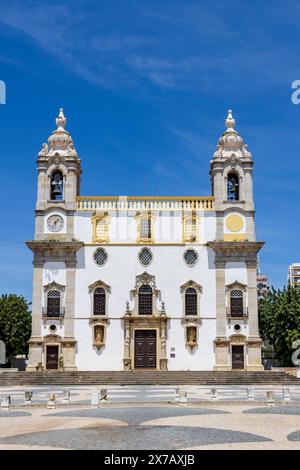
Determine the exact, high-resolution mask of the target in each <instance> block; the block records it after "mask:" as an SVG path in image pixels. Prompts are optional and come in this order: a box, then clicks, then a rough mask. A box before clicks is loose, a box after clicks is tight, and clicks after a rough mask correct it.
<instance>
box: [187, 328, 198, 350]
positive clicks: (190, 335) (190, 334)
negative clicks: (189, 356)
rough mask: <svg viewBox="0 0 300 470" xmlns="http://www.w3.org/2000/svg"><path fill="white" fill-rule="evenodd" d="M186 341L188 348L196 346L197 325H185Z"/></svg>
mask: <svg viewBox="0 0 300 470" xmlns="http://www.w3.org/2000/svg"><path fill="white" fill-rule="evenodd" d="M186 340H187V341H186V342H187V345H188V346H189V347H190V348H194V347H195V346H197V327H196V326H187V328H186Z"/></svg>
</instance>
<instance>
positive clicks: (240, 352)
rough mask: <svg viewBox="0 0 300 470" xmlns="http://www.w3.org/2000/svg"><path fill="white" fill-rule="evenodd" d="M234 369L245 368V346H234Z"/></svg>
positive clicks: (232, 350) (232, 352)
mask: <svg viewBox="0 0 300 470" xmlns="http://www.w3.org/2000/svg"><path fill="white" fill-rule="evenodd" d="M231 356H232V369H244V346H234V345H233V346H232V349H231Z"/></svg>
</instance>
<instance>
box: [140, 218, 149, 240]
mask: <svg viewBox="0 0 300 470" xmlns="http://www.w3.org/2000/svg"><path fill="white" fill-rule="evenodd" d="M140 238H143V239H145V238H146V239H150V238H151V218H150V217H143V218H142V219H141V220H140Z"/></svg>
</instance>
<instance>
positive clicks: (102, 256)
mask: <svg viewBox="0 0 300 470" xmlns="http://www.w3.org/2000/svg"><path fill="white" fill-rule="evenodd" d="M107 259H108V254H107V253H106V251H105V250H104V248H98V249H97V250H96V251H95V252H94V261H95V263H96V264H97V265H98V266H103V265H104V264H105V263H106V261H107Z"/></svg>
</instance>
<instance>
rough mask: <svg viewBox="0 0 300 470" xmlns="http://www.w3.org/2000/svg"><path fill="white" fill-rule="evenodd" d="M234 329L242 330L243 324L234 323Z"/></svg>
mask: <svg viewBox="0 0 300 470" xmlns="http://www.w3.org/2000/svg"><path fill="white" fill-rule="evenodd" d="M233 328H234V330H235V331H240V330H241V325H239V324H238V323H237V324H236V325H234V327H233Z"/></svg>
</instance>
